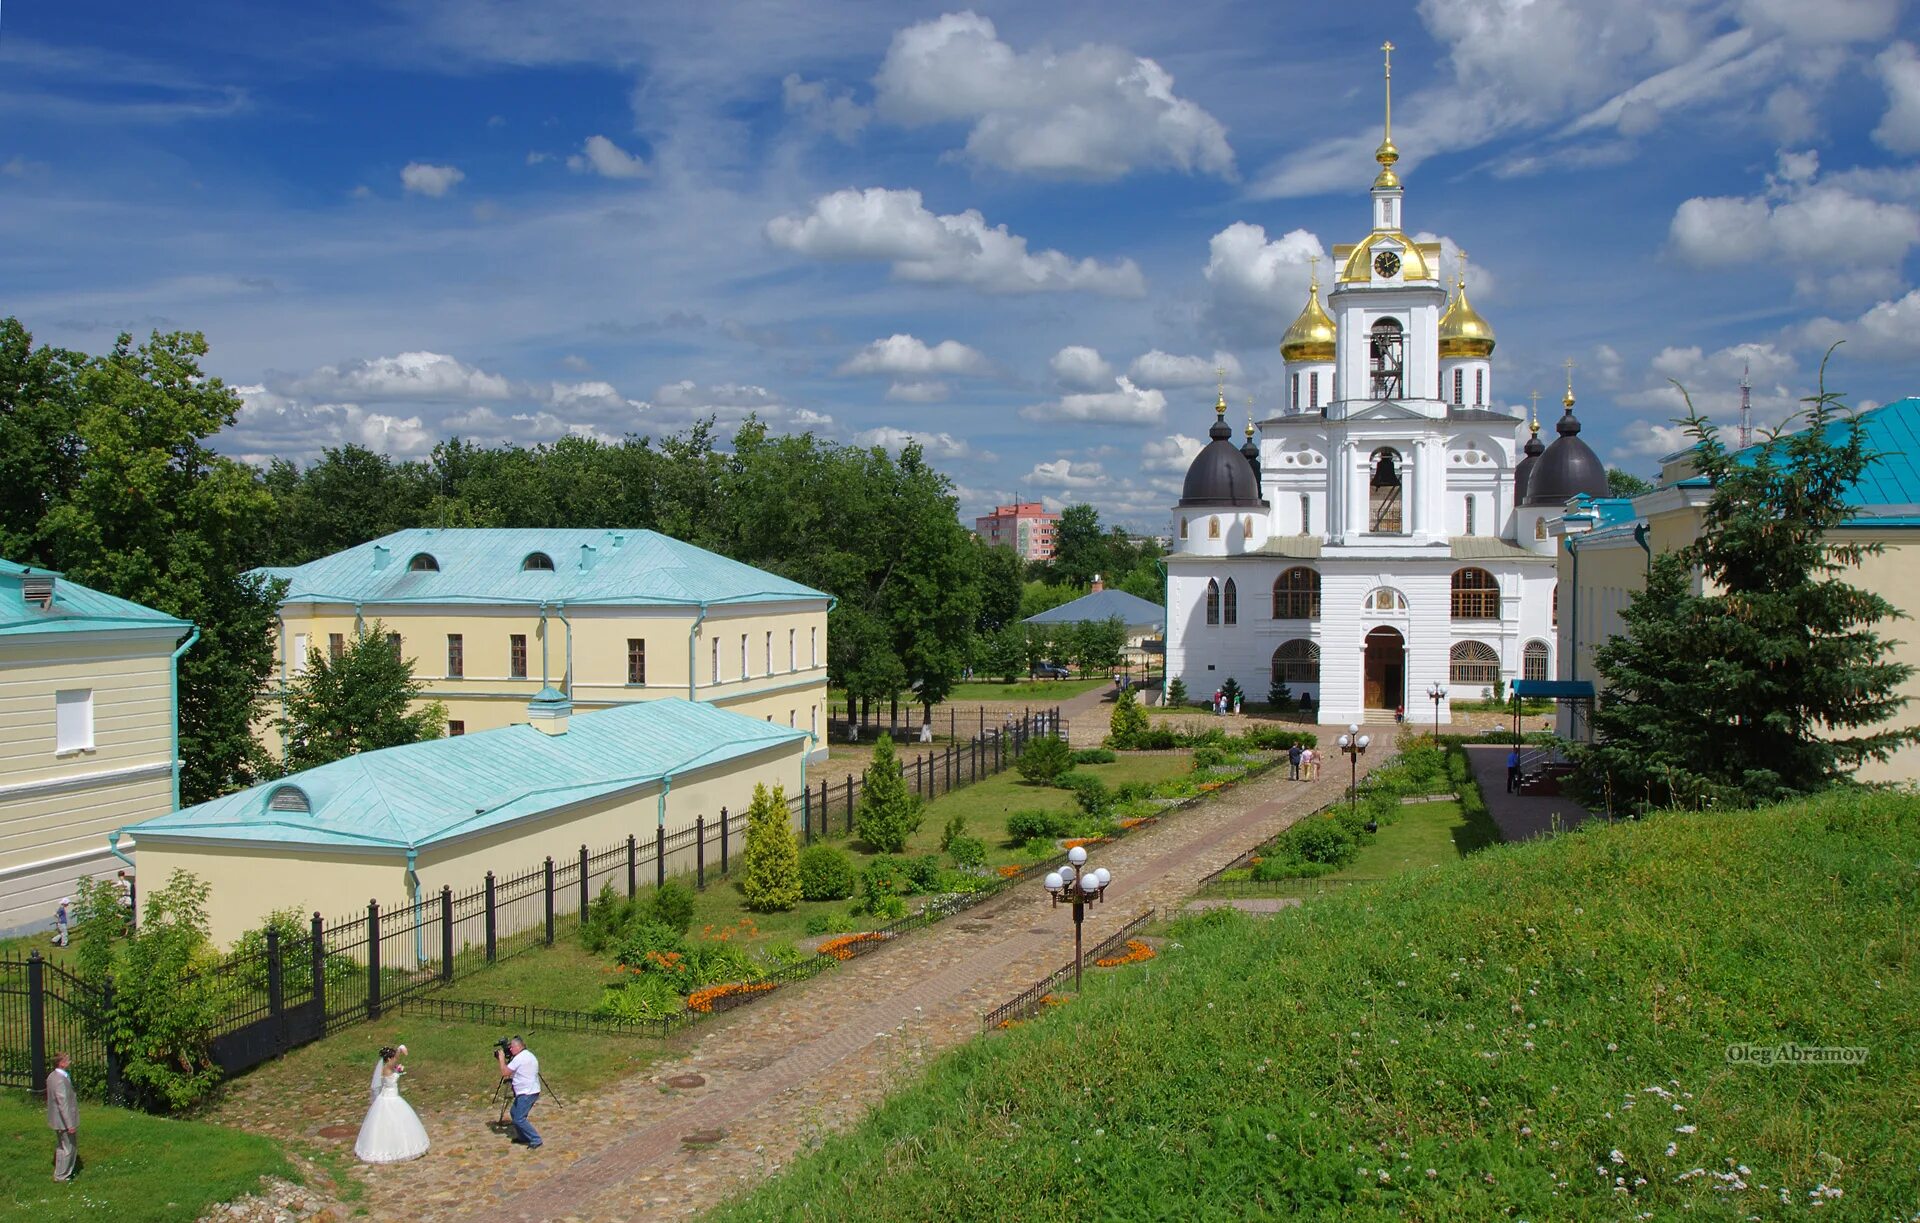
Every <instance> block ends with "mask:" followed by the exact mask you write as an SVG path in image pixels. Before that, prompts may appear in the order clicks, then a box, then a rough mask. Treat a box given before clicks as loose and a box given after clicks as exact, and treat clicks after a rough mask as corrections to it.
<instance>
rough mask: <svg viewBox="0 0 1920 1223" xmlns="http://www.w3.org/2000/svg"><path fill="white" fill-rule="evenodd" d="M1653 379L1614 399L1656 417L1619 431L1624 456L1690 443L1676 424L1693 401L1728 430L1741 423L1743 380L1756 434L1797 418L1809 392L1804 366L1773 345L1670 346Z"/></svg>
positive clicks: (1658, 357) (1657, 359) (1732, 440)
mask: <svg viewBox="0 0 1920 1223" xmlns="http://www.w3.org/2000/svg"><path fill="white" fill-rule="evenodd" d="M1648 375H1649V377H1648V380H1647V382H1646V384H1645V385H1644V386H1643V387H1642V388H1641V389H1639V390H1633V391H1624V392H1620V393H1617V394H1616V395H1615V396H1614V400H1615V402H1616V403H1618V404H1619V405H1621V406H1622V407H1626V408H1638V409H1640V410H1642V411H1648V412H1651V413H1653V419H1641V420H1635V421H1633V422H1632V423H1631V424H1630V425H1628V426H1627V427H1625V428H1622V429H1616V430H1614V431H1613V436H1614V437H1615V438H1617V439H1619V440H1618V442H1617V443H1616V445H1615V447H1614V453H1615V454H1616V455H1618V456H1620V457H1621V458H1649V457H1651V458H1657V457H1659V456H1660V455H1663V454H1671V453H1672V452H1673V451H1675V450H1678V449H1681V448H1682V447H1683V446H1686V445H1688V444H1690V440H1691V439H1689V438H1688V437H1687V436H1686V435H1685V434H1684V432H1683V431H1682V430H1681V428H1680V426H1678V425H1677V424H1675V423H1674V422H1675V421H1677V420H1679V419H1680V418H1682V417H1684V416H1685V415H1686V413H1687V402H1688V400H1689V399H1691V401H1692V403H1693V407H1694V408H1695V409H1696V410H1697V411H1699V413H1700V414H1701V415H1702V416H1705V417H1707V418H1708V419H1710V420H1714V421H1717V422H1719V423H1720V424H1721V425H1722V426H1723V427H1725V426H1730V425H1733V424H1735V423H1737V422H1738V420H1739V418H1740V379H1741V378H1742V377H1743V376H1744V377H1746V378H1747V379H1748V380H1749V381H1750V382H1751V383H1752V387H1753V389H1752V394H1751V398H1752V402H1753V423H1754V428H1755V429H1756V430H1759V429H1766V428H1772V427H1775V426H1777V425H1779V424H1780V423H1781V422H1782V421H1784V420H1786V419H1787V418H1788V417H1789V416H1791V415H1793V413H1794V412H1796V411H1797V410H1799V408H1800V406H1801V405H1800V402H1799V401H1800V396H1801V395H1802V394H1803V393H1804V392H1803V391H1802V390H1800V389H1798V388H1797V387H1796V385H1795V384H1796V383H1797V382H1798V381H1799V377H1800V374H1799V364H1798V362H1796V361H1795V360H1794V358H1793V355H1792V354H1791V353H1788V352H1785V351H1783V350H1781V349H1780V348H1778V347H1776V346H1775V345H1773V344H1769V343H1744V344H1732V345H1729V346H1727V347H1725V348H1721V349H1717V350H1715V351H1713V352H1707V351H1705V350H1704V349H1702V348H1700V347H1698V346H1697V345H1690V346H1685V347H1668V348H1664V349H1662V350H1660V352H1658V353H1656V354H1655V355H1654V356H1653V358H1652V360H1651V361H1649V362H1648ZM1676 384H1677V385H1676ZM1683 392H1684V393H1683ZM1543 419H1545V418H1543ZM1725 440H1726V441H1727V442H1728V443H1729V444H1737V442H1738V436H1737V434H1734V433H1729V434H1728V435H1727V437H1726V439H1725Z"/></svg>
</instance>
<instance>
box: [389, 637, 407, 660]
mask: <svg viewBox="0 0 1920 1223" xmlns="http://www.w3.org/2000/svg"><path fill="white" fill-rule="evenodd" d="M387 648H388V649H389V650H392V651H393V661H395V662H399V661H400V660H401V659H402V658H404V657H406V655H404V654H402V653H401V652H400V634H398V633H388V634H387Z"/></svg>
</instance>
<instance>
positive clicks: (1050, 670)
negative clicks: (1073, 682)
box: [1035, 662, 1073, 679]
mask: <svg viewBox="0 0 1920 1223" xmlns="http://www.w3.org/2000/svg"><path fill="white" fill-rule="evenodd" d="M1035 674H1037V675H1039V676H1041V677H1043V678H1045V679H1072V678H1073V671H1072V670H1071V669H1070V668H1068V667H1063V666H1061V665H1060V664H1059V663H1057V662H1043V663H1041V664H1040V669H1039V671H1037V672H1035Z"/></svg>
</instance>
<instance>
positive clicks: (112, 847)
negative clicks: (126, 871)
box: [107, 828, 133, 866]
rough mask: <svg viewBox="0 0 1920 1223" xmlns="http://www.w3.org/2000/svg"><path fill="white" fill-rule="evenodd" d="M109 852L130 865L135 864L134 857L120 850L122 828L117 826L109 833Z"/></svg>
mask: <svg viewBox="0 0 1920 1223" xmlns="http://www.w3.org/2000/svg"><path fill="white" fill-rule="evenodd" d="M107 852H108V853H110V854H112V855H113V856H114V857H116V858H118V859H120V860H121V861H122V862H125V863H126V864H127V865H128V866H132V865H133V859H132V858H129V857H127V855H125V854H123V853H121V852H120V830H119V829H117V828H116V829H115V830H114V831H112V832H109V833H108V834H107Z"/></svg>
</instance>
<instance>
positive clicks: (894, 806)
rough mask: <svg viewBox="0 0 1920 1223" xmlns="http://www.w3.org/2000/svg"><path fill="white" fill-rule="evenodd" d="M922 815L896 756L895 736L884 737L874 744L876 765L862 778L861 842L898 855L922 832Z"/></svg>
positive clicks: (858, 820) (857, 820)
mask: <svg viewBox="0 0 1920 1223" xmlns="http://www.w3.org/2000/svg"><path fill="white" fill-rule="evenodd" d="M920 812H921V802H920V796H919V795H917V794H914V793H911V792H910V791H909V790H908V789H907V782H906V775H905V772H904V770H903V769H902V768H901V767H900V759H899V757H898V756H895V755H894V752H893V736H891V735H881V736H880V739H879V741H878V742H876V743H875V744H874V745H873V763H872V764H870V765H868V766H867V771H866V772H865V773H864V774H863V775H862V776H861V779H860V812H859V815H858V816H856V817H855V820H854V826H855V827H856V828H857V829H858V830H859V832H860V839H861V840H863V841H865V842H866V843H867V844H869V845H871V846H873V848H874V849H876V850H878V851H879V852H881V853H883V854H897V853H899V852H900V851H901V850H903V849H905V848H906V847H907V838H909V837H911V836H912V835H913V834H914V833H915V832H916V831H918V830H919V828H920Z"/></svg>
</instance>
